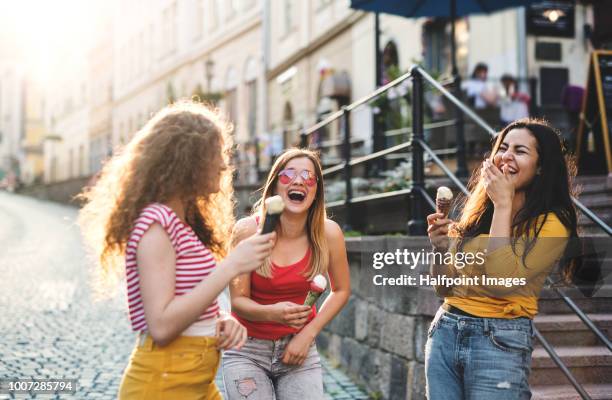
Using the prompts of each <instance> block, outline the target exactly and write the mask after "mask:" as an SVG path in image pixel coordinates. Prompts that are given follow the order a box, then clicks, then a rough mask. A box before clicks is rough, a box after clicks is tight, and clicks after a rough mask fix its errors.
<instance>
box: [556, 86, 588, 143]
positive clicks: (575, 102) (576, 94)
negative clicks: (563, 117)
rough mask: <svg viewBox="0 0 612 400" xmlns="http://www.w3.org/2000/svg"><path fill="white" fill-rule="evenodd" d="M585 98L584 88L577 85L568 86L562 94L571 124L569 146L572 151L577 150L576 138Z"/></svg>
mask: <svg viewBox="0 0 612 400" xmlns="http://www.w3.org/2000/svg"><path fill="white" fill-rule="evenodd" d="M583 98H584V88H583V87H581V86H576V85H566V86H565V87H564V88H563V92H562V93H561V104H563V108H565V111H566V112H567V116H568V119H569V123H570V129H569V133H568V137H566V139H567V141H568V144H569V146H570V148H571V149H572V150H574V151H575V150H576V136H577V131H578V124H579V123H580V111H581V110H582V100H583Z"/></svg>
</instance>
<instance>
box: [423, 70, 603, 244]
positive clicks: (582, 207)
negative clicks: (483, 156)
mask: <svg viewBox="0 0 612 400" xmlns="http://www.w3.org/2000/svg"><path fill="white" fill-rule="evenodd" d="M413 68H415V69H416V70H417V71H419V73H420V74H421V75H422V76H423V78H424V79H425V80H426V81H427V82H429V83H430V84H431V85H432V86H433V87H435V88H436V89H438V90H439V91H440V92H441V93H442V94H443V95H444V96H445V97H446V98H447V99H449V100H450V101H452V102H453V103H454V104H455V105H456V106H457V107H458V108H459V109H460V110H461V111H463V112H464V113H465V114H467V115H468V116H469V117H470V118H472V120H474V122H476V123H477V124H478V125H480V127H481V128H483V129H484V130H485V131H487V132H488V133H489V135H491V136H495V135H496V134H497V132H496V131H495V129H493V128H491V127H490V126H489V124H487V123H486V122H485V121H484V120H483V119H482V118H480V117H479V116H478V115H477V114H476V113H475V112H474V111H472V110H471V109H470V108H469V107H467V106H466V105H465V104H463V103H462V102H461V101H460V100H459V99H457V97H455V96H454V95H453V94H452V93H451V92H450V91H448V90H447V89H446V88H445V87H443V86H442V85H440V83H439V82H438V81H436V80H435V79H434V78H433V77H431V76H430V75H429V74H428V73H427V72H425V71H424V70H423V68H421V67H419V66H414V67H413ZM572 201H573V202H574V204H575V205H576V206H577V207H578V208H579V209H580V211H582V212H583V213H584V214H585V215H586V216H587V217H588V218H589V219H590V220H591V221H593V222H594V223H595V224H596V225H597V226H599V227H600V228H601V229H602V230H604V231H605V232H606V233H607V234H608V235H610V236H612V227H610V226H609V225H608V224H606V223H605V222H604V221H602V220H601V218H599V217H598V216H597V215H595V214H594V213H593V212H592V211H591V210H589V209H588V208H587V207H586V206H585V205H584V204H582V203H581V202H580V201H579V200H578V199H576V198H575V197H573V196H572Z"/></svg>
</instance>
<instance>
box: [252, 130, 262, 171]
mask: <svg viewBox="0 0 612 400" xmlns="http://www.w3.org/2000/svg"><path fill="white" fill-rule="evenodd" d="M253 146H255V149H254V150H255V174H256V176H257V182H259V180H260V179H261V168H260V162H261V154H260V151H259V137H257V136H255V139H253Z"/></svg>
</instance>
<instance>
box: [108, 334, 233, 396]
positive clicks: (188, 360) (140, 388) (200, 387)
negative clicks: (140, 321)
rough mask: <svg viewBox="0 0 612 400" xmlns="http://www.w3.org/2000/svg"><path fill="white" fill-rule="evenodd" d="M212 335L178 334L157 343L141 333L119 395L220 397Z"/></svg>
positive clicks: (215, 352) (218, 356)
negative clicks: (170, 339)
mask: <svg viewBox="0 0 612 400" xmlns="http://www.w3.org/2000/svg"><path fill="white" fill-rule="evenodd" d="M216 344H217V339H216V338H213V337H198V336H179V337H178V338H176V339H175V340H174V341H172V343H170V344H168V345H167V346H164V347H160V346H158V345H156V344H155V343H154V342H153V339H152V338H151V336H150V335H145V334H141V335H140V337H139V338H138V343H137V345H136V347H135V348H134V351H133V352H132V355H131V357H130V362H129V364H128V366H127V368H126V369H125V372H124V373H123V378H122V379H121V386H120V387H119V398H120V399H122V400H136V399H147V400H157V399H160V400H161V399H185V400H191V399H198V400H217V399H222V397H221V393H220V392H219V388H217V385H216V384H215V376H216V374H217V369H218V368H219V361H220V353H219V351H218V350H217V349H216Z"/></svg>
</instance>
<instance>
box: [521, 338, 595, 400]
mask: <svg viewBox="0 0 612 400" xmlns="http://www.w3.org/2000/svg"><path fill="white" fill-rule="evenodd" d="M533 334H534V335H535V337H536V338H537V339H538V341H539V342H540V343H541V344H542V347H544V350H546V352H547V353H548V355H550V358H552V360H553V361H554V363H555V364H557V367H559V369H560V370H561V372H563V375H565V377H566V378H567V379H568V380H569V381H570V383H571V384H572V386H573V387H574V389H576V391H577V392H578V394H580V397H582V398H583V399H584V400H591V396H589V394H588V393H587V392H586V391H585V390H584V388H583V387H582V385H581V384H580V382H578V381H577V380H576V377H575V376H574V375H573V374H572V372H571V371H570V370H569V369H568V368H567V367H566V366H565V364H564V363H563V360H561V358H560V357H559V355H558V354H557V352H556V351H555V349H554V348H553V347H552V346H551V345H550V343H548V341H547V340H546V339H545V338H544V336H542V334H541V333H540V331H539V330H538V329H537V328H536V327H535V326H534V327H533Z"/></svg>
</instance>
